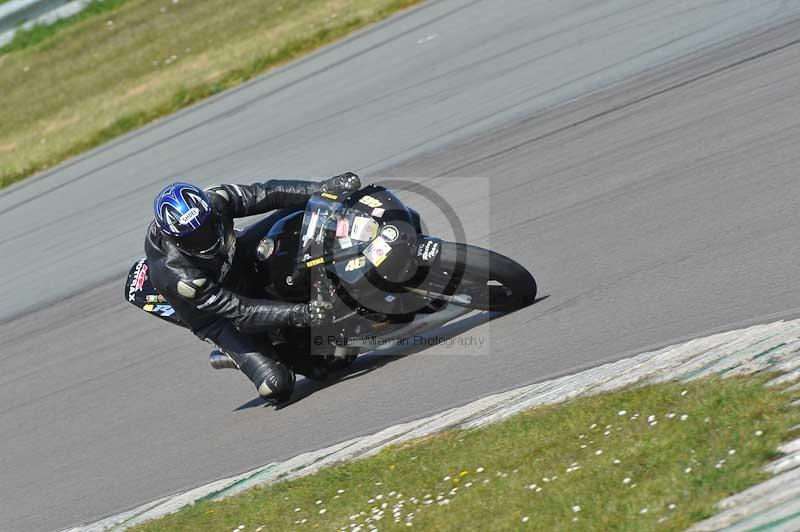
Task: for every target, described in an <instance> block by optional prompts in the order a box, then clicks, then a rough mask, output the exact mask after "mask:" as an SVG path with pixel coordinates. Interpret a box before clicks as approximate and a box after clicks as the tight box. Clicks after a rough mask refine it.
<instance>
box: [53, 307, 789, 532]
mask: <svg viewBox="0 0 800 532" xmlns="http://www.w3.org/2000/svg"><path fill="white" fill-rule="evenodd" d="M798 355H800V320H792V321H778V322H774V323H769V324H764V325H756V326H753V327H748V328H746V329H740V330H736V331H730V332H725V333H721V334H715V335H712V336H708V337H705V338H698V339H695V340H691V341H688V342H685V343H682V344H677V345H674V346H670V347H666V348H664V349H659V350H657V351H650V352H646V353H642V354H640V355H637V356H634V357H631V358H625V359H622V360H618V361H616V362H612V363H609V364H604V365H602V366H598V367H596V368H591V369H588V370H585V371H582V372H579V373H576V374H574V375H567V376H564V377H560V378H557V379H553V380H549V381H546V382H541V383H536V384H532V385H529V386H523V387H521V388H517V389H514V390H510V391H507V392H503V393H499V394H495V395H490V396H488V397H484V398H482V399H478V400H477V401H473V402H471V403H469V404H467V405H464V406H461V407H457V408H453V409H450V410H446V411H444V412H441V413H439V414H435V415H432V416H429V417H426V418H423V419H419V420H417V421H412V422H409V423H403V424H400V425H395V426H392V427H389V428H386V429H384V430H381V431H380V432H377V433H375V434H372V435H370V436H365V437H360V438H354V439H351V440H348V441H345V442H342V443H338V444H336V445H332V446H330V447H326V448H324V449H320V450H318V451H314V452H309V453H303V454H301V455H298V456H295V457H294V458H291V459H289V460H287V461H285V462H280V463H272V464H268V465H265V466H263V467H260V468H258V469H255V470H253V471H249V472H247V473H244V474H242V475H237V476H235V477H230V478H226V479H221V480H218V481H216V482H212V483H210V484H207V485H205V486H200V487H198V488H195V489H193V490H190V491H187V492H184V493H178V494H175V495H171V496H168V497H164V498H162V499H158V500H156V501H153V502H151V503H148V504H145V505H142V506H140V507H139V508H136V509H133V510H130V511H128V512H125V513H121V514H117V515H115V516H111V517H108V518H106V519H103V520H101V521H97V522H95V523H92V524H88V525H84V526H79V527H76V528H71V529H68V530H66V531H64V532H90V531H91V532H100V531H106V530H124V529H126V528H128V527H130V526H133V525H137V524H140V523H142V522H144V521H148V520H150V519H156V518H158V517H161V516H164V515H168V514H171V513H174V512H177V511H178V510H180V509H181V508H183V507H184V506H187V505H190V504H194V503H195V502H197V501H201V500H219V499H222V498H225V497H229V496H231V495H235V494H237V493H240V492H242V491H244V490H246V489H249V488H252V487H254V486H259V485H263V484H268V483H271V482H275V481H278V480H286V479H291V478H297V477H300V476H304V475H309V474H311V473H314V472H316V471H318V470H319V469H321V468H323V467H327V466H330V465H332V464H335V463H337V462H342V461H344V460H353V459H358V458H364V457H367V456H370V455H373V454H375V453H377V452H378V451H380V450H381V449H383V448H384V447H386V446H389V445H396V444H398V443H401V442H404V441H407V440H411V439H414V438H420V437H423V436H426V435H429V434H432V433H434V432H438V431H441V430H445V429H449V428H474V427H480V426H484V425H488V424H490V423H495V422H497V421H500V420H502V419H505V418H507V417H509V416H512V415H514V414H516V413H518V412H521V411H523V410H527V409H530V408H534V407H536V406H540V405H546V404H554V403H559V402H563V401H567V400H569V399H572V398H574V397H577V396H579V395H589V394H595V393H600V392H605V391H610V390H617V389H620V388H624V387H626V386H631V385H642V384H649V383H657V382H666V381H674V380H678V381H685V380H692V379H697V378H701V377H705V376H709V375H721V376H723V377H728V376H732V375H742V374H752V373H757V372H762V371H781V372H785V374H784V375H782V376H781V377H779V378H776V379H774V380H773V381H770V384H772V385H779V384H784V383H786V382H792V381H794V380H798V379H800V356H798ZM787 392H790V393H791V388H790V389H788V390H787ZM781 451H782V452H784V453H785V454H786V456H784V457H783V458H781V459H779V460H777V461H776V462H773V463H772V464H769V465H768V466H767V467H766V469H765V470H766V471H768V472H770V473H772V474H774V475H776V476H775V477H773V478H771V479H770V480H768V481H766V482H764V483H763V484H760V485H758V486H754V487H752V488H750V489H748V490H746V491H744V492H742V493H740V494H738V495H734V496H733V497H730V498H728V499H725V500H724V501H722V502H721V503H719V509H720V510H721V512H720V514H718V515H717V516H715V517H713V518H711V519H708V520H706V521H703V522H701V523H697V524H696V525H694V526H693V527H692V529H691V530H696V531H701V530H702V531H706V530H722V529H730V530H739V529H742V528H740V527H742V526H744V527H745V528H743V529H752V528H759V527H771V528H777V529H784V528H785V529H787V530H788V529H793V530H797V529H798V528H800V468H799V467H798V466H800V440H797V441H794V442H789V443H787V444H785V445H783V446H782V447H781Z"/></svg>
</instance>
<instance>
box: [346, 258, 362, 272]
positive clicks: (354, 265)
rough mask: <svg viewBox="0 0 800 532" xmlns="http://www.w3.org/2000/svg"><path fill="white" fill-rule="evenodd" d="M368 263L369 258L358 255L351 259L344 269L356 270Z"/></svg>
mask: <svg viewBox="0 0 800 532" xmlns="http://www.w3.org/2000/svg"><path fill="white" fill-rule="evenodd" d="M366 264H367V259H365V258H364V257H356V258H354V259H350V260H349V261H347V265H345V267H344V271H346V272H352V271H354V270H359V269H361V268H363V267H364V265H366Z"/></svg>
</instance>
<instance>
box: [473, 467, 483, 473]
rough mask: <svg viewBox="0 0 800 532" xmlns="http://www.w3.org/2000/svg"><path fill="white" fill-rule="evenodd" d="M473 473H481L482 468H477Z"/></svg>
mask: <svg viewBox="0 0 800 532" xmlns="http://www.w3.org/2000/svg"><path fill="white" fill-rule="evenodd" d="M475 472H476V473H483V468H482V467H479V468H478V469H476V470H475Z"/></svg>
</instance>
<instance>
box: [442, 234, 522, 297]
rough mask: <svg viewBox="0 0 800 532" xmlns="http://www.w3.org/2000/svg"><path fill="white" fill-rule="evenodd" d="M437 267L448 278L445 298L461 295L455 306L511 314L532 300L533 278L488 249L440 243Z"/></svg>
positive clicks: (516, 264) (504, 257)
mask: <svg viewBox="0 0 800 532" xmlns="http://www.w3.org/2000/svg"><path fill="white" fill-rule="evenodd" d="M441 245H442V249H441V252H440V254H439V261H438V262H439V266H440V268H441V273H442V275H443V278H446V279H448V281H447V283H446V286H447V289H446V293H447V295H453V294H464V295H467V296H469V300H470V301H469V302H468V303H466V302H458V304H459V305H462V306H465V307H468V308H474V309H477V310H489V311H498V312H511V311H514V310H519V309H521V308H524V307H527V306H528V305H530V304H532V303H533V302H534V300H535V299H536V280H535V279H534V278H533V275H531V273H530V272H529V271H528V270H526V269H525V268H523V267H522V266H520V265H519V264H518V263H517V262H515V261H513V260H511V259H509V258H508V257H506V256H504V255H501V254H499V253H495V252H494V251H490V250H488V249H483V248H479V247H477V246H470V245H468V244H459V243H453V242H442V243H441Z"/></svg>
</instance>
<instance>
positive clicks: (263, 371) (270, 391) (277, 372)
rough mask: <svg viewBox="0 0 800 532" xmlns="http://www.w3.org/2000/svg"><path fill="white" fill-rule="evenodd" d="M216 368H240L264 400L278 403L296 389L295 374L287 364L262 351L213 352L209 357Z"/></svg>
mask: <svg viewBox="0 0 800 532" xmlns="http://www.w3.org/2000/svg"><path fill="white" fill-rule="evenodd" d="M209 362H210V363H211V366H212V367H214V368H215V369H222V368H232V369H239V370H241V371H242V373H244V374H245V375H246V376H247V378H248V379H250V381H251V382H252V383H253V384H254V385H255V387H256V390H257V391H258V395H260V396H261V398H262V399H264V401H266V402H268V403H270V404H273V405H278V404H281V403H284V402H286V401H288V400H289V397H290V396H291V395H292V391H293V390H294V383H295V375H294V373H293V372H292V371H291V370H290V369H289V368H287V367H286V366H285V365H283V364H281V363H280V362H278V361H276V360H272V359H271V358H268V357H266V356H264V355H262V354H261V353H257V352H254V353H224V352H222V351H219V350H216V351H212V352H211V357H210V359H209Z"/></svg>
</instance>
